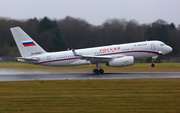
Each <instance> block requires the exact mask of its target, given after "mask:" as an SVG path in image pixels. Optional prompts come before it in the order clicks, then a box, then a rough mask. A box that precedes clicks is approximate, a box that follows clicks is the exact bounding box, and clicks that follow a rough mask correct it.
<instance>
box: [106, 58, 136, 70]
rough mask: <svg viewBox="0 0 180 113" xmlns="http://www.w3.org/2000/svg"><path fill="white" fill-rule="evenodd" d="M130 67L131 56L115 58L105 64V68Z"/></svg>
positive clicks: (132, 60) (131, 62) (132, 62)
mask: <svg viewBox="0 0 180 113" xmlns="http://www.w3.org/2000/svg"><path fill="white" fill-rule="evenodd" d="M130 65H134V57H133V56H125V57H121V58H116V59H113V60H111V61H109V62H108V63H106V66H110V67H124V66H130Z"/></svg>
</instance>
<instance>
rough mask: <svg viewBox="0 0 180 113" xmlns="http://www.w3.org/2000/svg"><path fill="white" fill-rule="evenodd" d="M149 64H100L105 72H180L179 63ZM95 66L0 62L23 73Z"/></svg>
mask: <svg viewBox="0 0 180 113" xmlns="http://www.w3.org/2000/svg"><path fill="white" fill-rule="evenodd" d="M150 65H151V63H135V64H134V65H133V66H127V67H108V66H105V65H104V64H102V68H103V69H104V70H105V72H180V63H156V67H154V68H152V67H151V66H150ZM94 68H96V66H95V65H83V66H75V67H48V66H39V65H32V64H25V63H18V62H0V69H11V70H24V71H50V72H92V70H93V69H94Z"/></svg>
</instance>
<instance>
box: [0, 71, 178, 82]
mask: <svg viewBox="0 0 180 113" xmlns="http://www.w3.org/2000/svg"><path fill="white" fill-rule="evenodd" d="M149 78H180V72H122V73H104V74H93V73H81V72H80V73H73V72H72V73H60V72H57V73H51V72H19V71H15V72H13V71H12V72H9V71H0V81H31V80H81V79H86V80H89V79H149Z"/></svg>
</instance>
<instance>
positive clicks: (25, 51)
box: [10, 27, 46, 57]
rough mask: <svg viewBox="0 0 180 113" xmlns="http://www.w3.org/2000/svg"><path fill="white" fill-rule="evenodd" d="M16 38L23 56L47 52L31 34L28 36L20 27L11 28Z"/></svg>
mask: <svg viewBox="0 0 180 113" xmlns="http://www.w3.org/2000/svg"><path fill="white" fill-rule="evenodd" d="M10 30H11V33H12V35H13V37H14V40H15V42H16V44H17V46H18V49H19V51H20V53H21V56H22V57H28V56H32V55H39V54H43V53H46V51H45V50H44V49H42V48H41V47H40V46H39V45H38V44H37V43H36V42H35V41H34V40H33V39H32V38H31V37H30V36H28V35H27V34H26V33H25V32H24V31H23V30H22V29H21V28H20V27H13V28H10Z"/></svg>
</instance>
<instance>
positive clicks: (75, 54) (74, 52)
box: [72, 49, 82, 56]
mask: <svg viewBox="0 0 180 113" xmlns="http://www.w3.org/2000/svg"><path fill="white" fill-rule="evenodd" d="M72 52H73V54H74V56H82V55H79V54H77V53H76V51H75V50H74V49H72Z"/></svg>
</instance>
